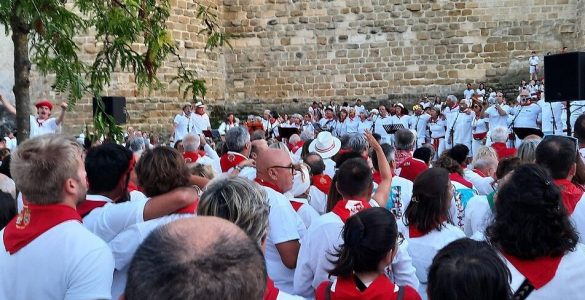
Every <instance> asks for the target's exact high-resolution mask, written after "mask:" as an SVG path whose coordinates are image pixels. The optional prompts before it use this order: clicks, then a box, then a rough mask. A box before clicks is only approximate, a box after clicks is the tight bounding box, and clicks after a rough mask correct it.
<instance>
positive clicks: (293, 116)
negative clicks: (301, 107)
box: [290, 114, 303, 120]
mask: <svg viewBox="0 0 585 300" xmlns="http://www.w3.org/2000/svg"><path fill="white" fill-rule="evenodd" d="M290 117H291V118H297V119H299V120H302V119H303V116H301V115H300V114H292V116H290Z"/></svg>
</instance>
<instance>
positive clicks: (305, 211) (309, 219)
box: [290, 198, 319, 228]
mask: <svg viewBox="0 0 585 300" xmlns="http://www.w3.org/2000/svg"><path fill="white" fill-rule="evenodd" d="M290 201H291V202H298V203H302V204H303V205H301V207H300V208H299V209H298V210H297V211H296V213H297V214H298V215H299V217H301V220H303V224H305V227H306V228H309V226H311V223H313V220H316V219H317V218H318V217H319V214H318V213H317V211H315V209H314V208H313V207H312V206H311V205H309V202H307V199H303V198H293V199H291V200H290Z"/></svg>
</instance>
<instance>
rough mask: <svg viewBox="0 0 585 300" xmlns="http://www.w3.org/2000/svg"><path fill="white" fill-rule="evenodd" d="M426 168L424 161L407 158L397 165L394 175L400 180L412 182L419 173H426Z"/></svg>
mask: <svg viewBox="0 0 585 300" xmlns="http://www.w3.org/2000/svg"><path fill="white" fill-rule="evenodd" d="M428 168H429V166H427V164H426V163H425V162H424V161H422V160H420V159H416V158H414V157H409V158H407V159H406V160H405V161H403V162H402V163H401V164H400V165H398V167H397V168H396V174H398V176H400V177H402V178H405V179H408V180H410V181H414V180H415V179H416V177H417V176H418V175H419V174H420V173H422V172H424V171H426V169H428Z"/></svg>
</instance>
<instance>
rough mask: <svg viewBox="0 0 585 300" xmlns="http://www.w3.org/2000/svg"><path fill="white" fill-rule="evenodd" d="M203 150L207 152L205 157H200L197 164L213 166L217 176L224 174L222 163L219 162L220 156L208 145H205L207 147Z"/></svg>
mask: <svg viewBox="0 0 585 300" xmlns="http://www.w3.org/2000/svg"><path fill="white" fill-rule="evenodd" d="M203 150H205V155H204V156H201V157H199V159H198V160H197V163H198V164H202V165H207V166H211V167H212V168H213V170H214V171H215V174H221V173H222V172H221V163H220V161H219V160H220V158H219V155H217V152H215V150H214V149H213V148H211V146H209V145H208V144H205V146H203Z"/></svg>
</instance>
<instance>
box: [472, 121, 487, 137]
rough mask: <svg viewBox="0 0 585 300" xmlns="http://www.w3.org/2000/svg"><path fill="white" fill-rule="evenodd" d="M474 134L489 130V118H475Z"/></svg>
mask: <svg viewBox="0 0 585 300" xmlns="http://www.w3.org/2000/svg"><path fill="white" fill-rule="evenodd" d="M471 129H472V134H478V133H485V132H487V131H488V120H487V119H477V118H473V121H472V122H471Z"/></svg>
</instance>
